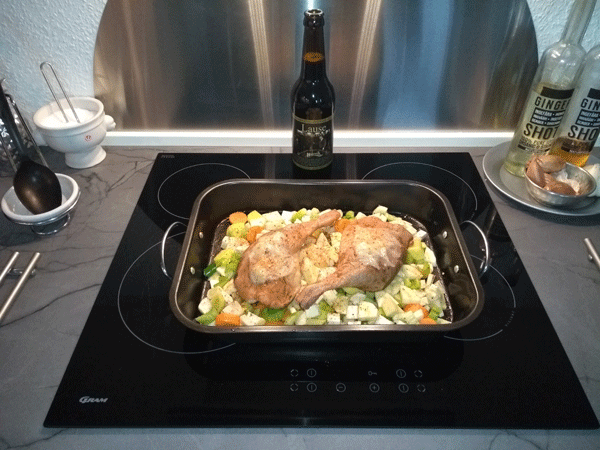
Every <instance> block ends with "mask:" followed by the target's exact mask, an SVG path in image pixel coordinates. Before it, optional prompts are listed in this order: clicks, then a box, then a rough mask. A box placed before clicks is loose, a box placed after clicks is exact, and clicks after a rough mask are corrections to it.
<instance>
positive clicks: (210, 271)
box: [203, 263, 217, 278]
mask: <svg viewBox="0 0 600 450" xmlns="http://www.w3.org/2000/svg"><path fill="white" fill-rule="evenodd" d="M216 271H217V265H216V264H215V263H211V264H209V265H208V266H206V267H205V268H204V272H203V273H204V276H205V277H206V278H210V277H211V276H213V275H214V273H215V272H216Z"/></svg>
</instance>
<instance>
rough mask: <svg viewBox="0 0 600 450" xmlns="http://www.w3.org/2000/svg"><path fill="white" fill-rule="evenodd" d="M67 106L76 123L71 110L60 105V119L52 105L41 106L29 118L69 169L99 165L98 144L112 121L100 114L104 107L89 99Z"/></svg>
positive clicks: (101, 155)
mask: <svg viewBox="0 0 600 450" xmlns="http://www.w3.org/2000/svg"><path fill="white" fill-rule="evenodd" d="M71 104H72V105H73V108H74V109H75V111H76V112H78V113H77V115H78V117H79V120H80V122H77V121H76V120H75V118H74V116H73V112H72V111H71V107H70V106H69V105H68V103H67V102H66V101H65V100H64V99H63V100H61V101H60V105H61V106H62V108H63V110H64V112H65V114H66V115H67V117H68V118H69V121H66V120H65V119H64V116H63V114H62V112H61V110H60V108H59V107H58V104H57V103H56V102H53V103H50V104H48V105H45V106H42V107H41V108H40V109H38V110H37V111H36V113H35V114H34V115H33V122H34V123H35V126H36V127H37V129H38V130H39V132H40V134H41V135H42V137H43V138H44V141H45V143H46V144H48V145H49V146H50V147H51V148H52V149H54V150H56V151H58V152H61V153H64V154H65V162H66V163H67V165H68V166H69V167H73V168H76V169H83V168H86V167H92V166H95V165H96V164H99V163H100V162H102V161H103V160H104V158H105V157H106V152H105V151H104V149H103V148H102V147H101V146H100V143H101V142H102V141H103V140H104V138H105V137H106V132H107V131H109V130H113V129H114V128H115V121H114V119H113V118H112V117H111V116H109V115H106V114H105V113H104V105H103V104H102V102H101V101H99V100H97V99H95V98H93V97H73V98H71Z"/></svg>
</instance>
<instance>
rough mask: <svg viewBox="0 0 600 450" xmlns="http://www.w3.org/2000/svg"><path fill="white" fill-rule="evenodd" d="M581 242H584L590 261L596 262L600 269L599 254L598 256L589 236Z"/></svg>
mask: <svg viewBox="0 0 600 450" xmlns="http://www.w3.org/2000/svg"><path fill="white" fill-rule="evenodd" d="M583 242H584V243H585V246H586V247H587V250H588V254H589V258H590V261H593V262H594V263H595V264H596V266H597V267H598V270H600V256H598V252H597V251H596V247H595V246H594V244H593V243H592V241H591V240H590V239H589V238H585V239H584V240H583Z"/></svg>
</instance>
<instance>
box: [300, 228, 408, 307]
mask: <svg viewBox="0 0 600 450" xmlns="http://www.w3.org/2000/svg"><path fill="white" fill-rule="evenodd" d="M412 239H413V237H412V234H411V233H410V232H408V231H407V230H406V229H405V228H404V227H403V226H401V225H399V224H394V223H388V222H383V221H382V220H380V219H378V218H377V217H364V218H361V219H357V220H352V221H351V222H350V224H349V225H348V226H347V227H346V228H345V229H344V231H343V233H342V240H341V243H340V252H339V260H338V263H337V265H336V271H335V272H334V273H332V274H331V275H329V276H328V277H326V278H324V279H322V280H321V281H318V282H317V283H313V284H309V285H306V286H303V287H301V288H300V289H299V290H298V293H297V294H296V297H295V300H296V301H297V302H298V304H299V305H300V306H301V307H302V308H304V309H306V308H308V307H310V306H311V305H312V304H313V303H314V302H315V301H316V300H317V299H318V298H319V296H320V295H321V294H323V293H324V292H325V291H328V290H330V289H336V288H341V287H355V288H358V289H362V290H364V291H370V292H374V291H379V290H382V289H384V288H385V287H386V286H387V285H388V284H389V283H390V281H392V279H393V278H394V277H395V276H396V274H397V273H398V270H400V267H401V266H402V262H403V261H404V256H405V255H406V250H407V248H408V246H409V245H410V243H411V242H412Z"/></svg>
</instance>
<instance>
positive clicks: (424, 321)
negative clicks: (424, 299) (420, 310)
mask: <svg viewBox="0 0 600 450" xmlns="http://www.w3.org/2000/svg"><path fill="white" fill-rule="evenodd" d="M419 323H420V324H422V325H437V322H436V321H435V320H433V319H432V318H431V317H423V318H422V319H421V320H419Z"/></svg>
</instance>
